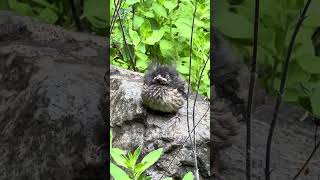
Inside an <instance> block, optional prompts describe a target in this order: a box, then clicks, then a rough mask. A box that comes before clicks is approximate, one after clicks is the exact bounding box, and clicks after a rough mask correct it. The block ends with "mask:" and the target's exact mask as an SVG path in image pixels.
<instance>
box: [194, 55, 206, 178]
mask: <svg viewBox="0 0 320 180" xmlns="http://www.w3.org/2000/svg"><path fill="white" fill-rule="evenodd" d="M209 59H210V56H209V57H208V59H207V60H206V62H205V64H204V65H203V68H202V70H201V73H200V77H199V81H198V85H197V92H196V97H195V99H194V102H193V109H192V110H193V111H192V122H193V129H194V131H193V133H194V134H193V142H194V152H195V153H196V152H197V146H196V144H197V142H196V133H195V132H196V130H195V129H196V127H195V119H194V118H195V116H194V114H195V111H196V102H197V98H198V94H199V88H200V84H201V79H202V75H203V72H204V69H205V68H206V66H207V63H208V61H209ZM194 158H195V163H196V170H197V172H196V175H198V178H199V172H198V168H197V167H198V166H197V156H196V155H195V157H194Z"/></svg>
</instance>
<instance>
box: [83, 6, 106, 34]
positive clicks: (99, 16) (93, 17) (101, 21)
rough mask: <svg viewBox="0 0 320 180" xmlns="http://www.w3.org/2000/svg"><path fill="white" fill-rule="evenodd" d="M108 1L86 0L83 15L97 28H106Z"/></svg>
mask: <svg viewBox="0 0 320 180" xmlns="http://www.w3.org/2000/svg"><path fill="white" fill-rule="evenodd" d="M107 3H108V2H107V1H92V0H84V3H83V16H84V17H86V18H87V19H88V21H89V22H90V23H91V24H92V25H93V26H94V27H96V28H106V27H107V25H108V23H107V14H106V13H107V11H106V8H107Z"/></svg>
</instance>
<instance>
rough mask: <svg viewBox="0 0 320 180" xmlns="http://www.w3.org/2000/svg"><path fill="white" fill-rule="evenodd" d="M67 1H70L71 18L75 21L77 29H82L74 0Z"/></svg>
mask: <svg viewBox="0 0 320 180" xmlns="http://www.w3.org/2000/svg"><path fill="white" fill-rule="evenodd" d="M69 3H70V6H71V13H72V16H73V20H74V21H75V23H76V26H77V29H78V30H79V31H83V27H82V24H81V21H80V16H78V13H77V9H76V5H75V3H74V0H69Z"/></svg>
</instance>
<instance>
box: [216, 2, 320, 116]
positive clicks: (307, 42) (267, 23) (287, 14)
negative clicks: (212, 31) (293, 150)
mask: <svg viewBox="0 0 320 180" xmlns="http://www.w3.org/2000/svg"><path fill="white" fill-rule="evenodd" d="M304 3H305V1H303V0H283V1H278V0H269V1H261V4H260V7H261V8H260V27H259V42H258V69H259V74H258V76H259V78H260V80H261V82H262V84H263V85H264V86H265V87H266V89H267V91H268V92H270V93H277V90H278V89H279V85H280V78H281V71H282V64H283V62H284V59H285V56H286V53H287V48H288V44H289V40H290V38H291V36H292V33H293V30H294V26H295V23H296V22H297V20H298V19H297V18H298V17H299V15H300V14H299V13H300V10H301V9H302V8H303V6H304ZM253 9H254V1H253V0H244V1H243V2H241V3H239V4H236V5H231V4H228V3H227V2H225V1H219V2H218V7H217V11H218V12H217V15H216V18H217V19H216V25H217V28H218V29H219V30H220V31H221V32H223V33H224V35H226V36H227V37H229V38H230V39H231V40H233V42H234V43H235V44H236V45H238V46H239V47H240V48H241V49H242V50H246V51H247V53H249V52H250V50H251V47H250V46H251V45H252V34H253V33H252V30H253V22H254V21H253V18H254V14H253ZM319 9H320V2H319V1H312V3H311V5H310V9H309V11H308V17H307V18H306V19H305V21H304V24H303V26H302V27H301V29H300V31H299V34H298V37H297V40H296V44H295V47H294V51H293V54H292V59H291V60H290V66H289V73H288V79H287V83H286V88H285V95H284V100H285V101H287V102H290V103H294V104H299V105H301V106H302V107H304V108H305V109H307V110H309V111H310V112H312V113H313V114H314V115H315V116H320V71H319V69H320V57H318V56H316V52H315V48H314V45H313V41H312V38H311V37H312V35H313V33H314V32H315V29H316V27H318V26H320V22H319V19H318V17H319V16H320V11H319ZM230 22H232V23H230ZM231 26H232V27H231ZM235 27H236V28H235ZM247 47H249V48H247Z"/></svg>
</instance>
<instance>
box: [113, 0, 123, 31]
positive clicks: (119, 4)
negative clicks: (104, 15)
mask: <svg viewBox="0 0 320 180" xmlns="http://www.w3.org/2000/svg"><path fill="white" fill-rule="evenodd" d="M114 1H115V0H114ZM124 2H125V0H124V1H123V4H124ZM121 6H122V0H118V2H117V3H114V12H113V15H112V19H111V23H110V25H111V26H110V27H111V28H110V34H112V30H113V27H114V24H115V21H116V19H117V16H118V15H119V10H120V9H121Z"/></svg>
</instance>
